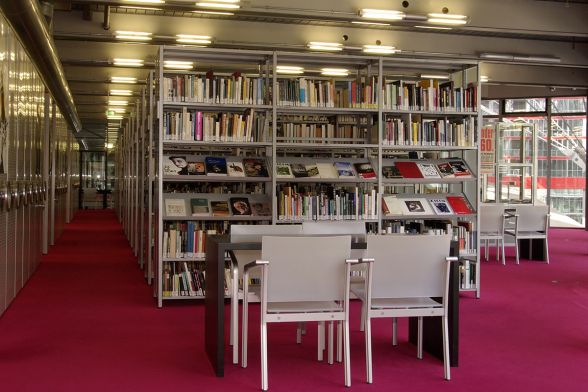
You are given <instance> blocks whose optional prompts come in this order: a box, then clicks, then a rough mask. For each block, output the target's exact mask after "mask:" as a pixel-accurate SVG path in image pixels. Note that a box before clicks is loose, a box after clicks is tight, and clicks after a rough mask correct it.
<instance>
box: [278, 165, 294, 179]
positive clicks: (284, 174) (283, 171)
mask: <svg viewBox="0 0 588 392" xmlns="http://www.w3.org/2000/svg"><path fill="white" fill-rule="evenodd" d="M276 177H277V178H294V174H292V170H291V169H290V164H289V163H278V164H277V165H276Z"/></svg>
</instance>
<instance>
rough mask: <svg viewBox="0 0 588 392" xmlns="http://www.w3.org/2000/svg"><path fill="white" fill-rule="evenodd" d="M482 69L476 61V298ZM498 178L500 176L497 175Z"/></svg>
mask: <svg viewBox="0 0 588 392" xmlns="http://www.w3.org/2000/svg"><path fill="white" fill-rule="evenodd" d="M481 72H482V71H481V70H480V63H479V62H477V63H476V76H477V80H476V84H477V88H476V107H475V108H474V110H475V111H477V113H478V114H477V116H478V121H477V124H476V134H475V137H474V142H475V143H476V150H475V155H476V157H475V158H476V170H477V172H476V181H475V185H476V189H475V192H474V194H475V195H476V298H480V265H481V263H480V236H479V233H480V173H481V170H482V165H481V161H480V130H481V129H482V121H483V117H482V110H480V107H481V104H482V86H481V83H480V80H481V76H482V74H481ZM496 178H498V177H496ZM495 198H496V197H495Z"/></svg>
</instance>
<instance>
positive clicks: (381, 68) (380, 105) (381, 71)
mask: <svg viewBox="0 0 588 392" xmlns="http://www.w3.org/2000/svg"><path fill="white" fill-rule="evenodd" d="M383 83H384V59H383V58H382V57H379V58H378V173H377V176H378V193H377V195H378V196H377V203H376V206H377V209H378V211H377V213H378V229H377V231H378V234H379V233H380V232H381V231H382V228H383V227H384V224H383V220H382V218H383V216H382V203H383V201H382V198H383V197H384V193H383V183H382V153H383V151H382V147H383V146H382V142H383V140H384V114H383V112H384V94H383V93H382V90H383V87H384V84H383Z"/></svg>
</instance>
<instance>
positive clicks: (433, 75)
mask: <svg viewBox="0 0 588 392" xmlns="http://www.w3.org/2000/svg"><path fill="white" fill-rule="evenodd" d="M419 76H420V78H421V79H449V75H438V74H420V75H419Z"/></svg>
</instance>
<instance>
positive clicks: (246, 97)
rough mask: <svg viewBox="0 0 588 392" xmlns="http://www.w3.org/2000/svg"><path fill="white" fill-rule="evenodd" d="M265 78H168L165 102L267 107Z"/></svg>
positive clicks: (164, 78)
mask: <svg viewBox="0 0 588 392" xmlns="http://www.w3.org/2000/svg"><path fill="white" fill-rule="evenodd" d="M267 89H268V83H267V81H266V79H265V78H260V77H254V78H250V77H247V76H243V75H241V74H240V73H238V72H236V73H234V74H233V75H231V76H215V75H214V74H213V73H212V72H209V73H207V74H206V75H194V74H190V75H166V76H164V77H163V94H164V96H163V100H164V101H172V102H196V103H210V104H243V105H263V104H265V103H267V102H268V101H267V100H266V96H267Z"/></svg>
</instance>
